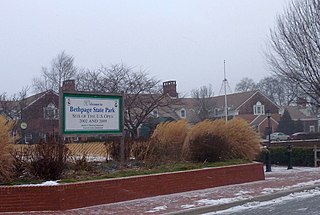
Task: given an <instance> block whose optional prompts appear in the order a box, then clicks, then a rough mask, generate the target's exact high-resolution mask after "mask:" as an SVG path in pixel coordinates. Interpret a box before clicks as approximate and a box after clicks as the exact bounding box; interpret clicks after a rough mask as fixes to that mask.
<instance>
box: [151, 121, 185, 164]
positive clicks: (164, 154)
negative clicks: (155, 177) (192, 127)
mask: <svg viewBox="0 0 320 215" xmlns="http://www.w3.org/2000/svg"><path fill="white" fill-rule="evenodd" d="M188 130H189V125H188V122H187V121H185V120H180V121H176V122H165V123H160V124H159V125H158V126H157V127H156V129H155V131H154V132H153V134H152V136H151V140H150V144H149V148H148V150H147V155H146V161H147V162H151V163H158V164H160V163H164V162H165V163H167V162H177V161H180V160H181V155H182V146H183V142H184V140H185V138H186V136H187V134H188Z"/></svg>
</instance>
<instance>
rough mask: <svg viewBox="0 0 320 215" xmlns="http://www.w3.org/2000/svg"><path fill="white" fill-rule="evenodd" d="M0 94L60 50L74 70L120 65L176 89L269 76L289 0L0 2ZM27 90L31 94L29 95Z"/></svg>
mask: <svg viewBox="0 0 320 215" xmlns="http://www.w3.org/2000/svg"><path fill="white" fill-rule="evenodd" d="M0 2H1V6H0V14H1V15H0V17H1V21H0V66H1V77H0V94H1V93H3V92H7V93H8V94H9V95H12V94H13V93H17V92H19V91H20V89H21V88H22V87H23V86H26V85H31V84H32V79H33V78H34V77H38V76H39V75H40V71H41V67H43V66H46V67H48V66H50V62H51V61H52V59H53V58H55V57H56V56H57V55H58V54H59V53H60V52H61V51H65V52H66V53H67V54H69V55H72V56H73V57H74V58H75V64H76V65H77V66H79V67H85V68H89V69H95V68H98V67H100V65H110V64H115V63H121V62H122V63H124V64H126V65H128V66H136V67H137V68H140V67H141V68H142V69H146V70H147V72H148V73H149V74H150V76H153V77H155V78H157V79H159V80H161V81H167V80H176V81H177V87H178V92H180V93H182V94H190V91H191V90H192V89H195V88H199V87H201V86H203V85H208V84H212V85H213V89H214V91H215V95H218V94H219V91H220V87H221V84H222V80H223V61H224V60H226V71H227V78H228V81H229V85H230V87H231V88H232V90H233V89H234V86H235V85H236V84H237V83H238V82H239V81H240V80H241V79H242V78H244V77H250V78H253V79H254V80H255V81H259V80H260V79H261V78H263V77H265V76H267V75H269V74H270V73H269V71H268V67H267V64H266V62H265V59H264V56H263V50H264V49H265V45H266V42H267V40H268V37H269V30H270V28H273V27H274V26H275V20H276V15H277V14H281V13H282V12H283V9H284V7H285V6H286V5H287V3H288V2H289V0H267V1H266V0H264V1H261V0H114V1H111V0H92V1H89V0H87V1H82V0H67V1H63V0H60V1H58V0H55V1H50V0H45V1H44V0H28V1H24V0H20V1H18V0H0ZM30 93H32V92H30Z"/></svg>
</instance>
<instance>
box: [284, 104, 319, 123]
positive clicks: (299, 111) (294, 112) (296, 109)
mask: <svg viewBox="0 0 320 215" xmlns="http://www.w3.org/2000/svg"><path fill="white" fill-rule="evenodd" d="M284 109H286V110H287V111H288V112H289V114H290V116H291V119H293V120H299V119H300V120H317V116H316V115H309V116H308V115H306V114H305V113H304V111H303V110H306V108H304V107H300V106H285V107H284Z"/></svg>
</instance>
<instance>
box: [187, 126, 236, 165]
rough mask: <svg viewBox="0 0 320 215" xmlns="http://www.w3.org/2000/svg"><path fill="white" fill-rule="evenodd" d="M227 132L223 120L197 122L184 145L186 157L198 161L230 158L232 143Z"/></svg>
mask: <svg viewBox="0 0 320 215" xmlns="http://www.w3.org/2000/svg"><path fill="white" fill-rule="evenodd" d="M227 132H228V131H227V130H226V124H225V121H223V120H215V121H212V120H205V121H202V122H200V123H198V124H196V125H195V126H193V127H192V129H191V130H190V132H189V135H188V138H187V139H186V141H185V143H184V145H183V156H184V158H185V159H186V160H190V161H196V162H204V161H209V162H215V161H223V160H226V159H228V158H229V157H230V156H229V150H230V144H229V141H228V138H227Z"/></svg>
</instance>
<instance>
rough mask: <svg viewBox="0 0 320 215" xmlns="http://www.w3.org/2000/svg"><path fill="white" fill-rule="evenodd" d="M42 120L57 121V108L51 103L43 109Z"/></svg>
mask: <svg viewBox="0 0 320 215" xmlns="http://www.w3.org/2000/svg"><path fill="white" fill-rule="evenodd" d="M44 118H45V119H58V118H59V115H58V108H56V106H55V105H54V104H53V103H50V104H48V106H47V107H45V108H44Z"/></svg>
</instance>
